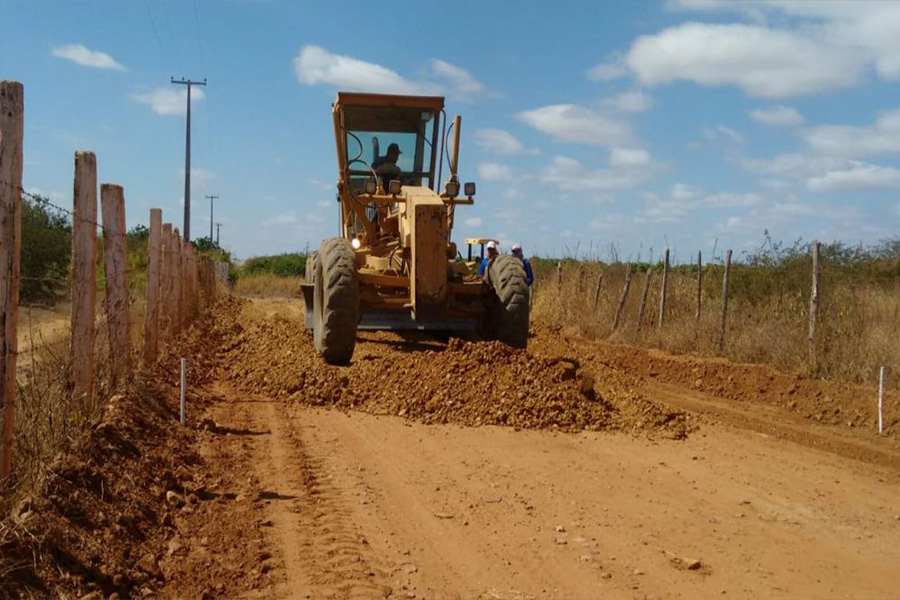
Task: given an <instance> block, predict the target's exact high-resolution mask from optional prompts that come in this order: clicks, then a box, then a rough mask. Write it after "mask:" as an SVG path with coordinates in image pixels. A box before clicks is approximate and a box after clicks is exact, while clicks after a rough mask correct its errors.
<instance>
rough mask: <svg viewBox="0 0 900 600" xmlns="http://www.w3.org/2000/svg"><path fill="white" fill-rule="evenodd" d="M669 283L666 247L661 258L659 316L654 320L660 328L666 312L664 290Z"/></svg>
mask: <svg viewBox="0 0 900 600" xmlns="http://www.w3.org/2000/svg"><path fill="white" fill-rule="evenodd" d="M668 285H669V249H668V248H666V253H665V257H664V259H663V272H662V291H661V292H660V294H659V318H658V319H657V321H656V326H657V327H659V328H662V326H663V319H664V317H665V314H666V291H667V289H668Z"/></svg>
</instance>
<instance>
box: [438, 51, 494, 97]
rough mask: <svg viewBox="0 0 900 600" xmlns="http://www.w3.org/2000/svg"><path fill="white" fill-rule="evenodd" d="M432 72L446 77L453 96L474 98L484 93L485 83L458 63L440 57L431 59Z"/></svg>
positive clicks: (442, 77) (443, 77) (440, 76)
mask: <svg viewBox="0 0 900 600" xmlns="http://www.w3.org/2000/svg"><path fill="white" fill-rule="evenodd" d="M431 72H432V74H434V75H435V76H436V77H439V78H441V79H444V80H445V81H446V82H447V84H448V87H449V92H450V94H451V95H452V96H455V97H457V98H460V99H465V98H472V97H475V96H479V95H481V94H483V93H484V84H482V83H481V82H480V81H478V80H477V79H475V78H474V77H473V76H472V74H471V73H469V72H468V71H466V70H465V69H463V68H461V67H457V66H456V65H451V64H450V63H448V62H447V61H445V60H440V59H438V58H436V59H434V60H432V61H431Z"/></svg>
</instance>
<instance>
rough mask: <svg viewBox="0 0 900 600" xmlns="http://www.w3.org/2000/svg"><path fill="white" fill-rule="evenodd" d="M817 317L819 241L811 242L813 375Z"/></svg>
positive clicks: (815, 365)
mask: <svg viewBox="0 0 900 600" xmlns="http://www.w3.org/2000/svg"><path fill="white" fill-rule="evenodd" d="M818 318H819V242H818V240H816V241H814V242H813V244H812V290H811V291H810V294H809V340H808V341H809V365H810V368H811V370H812V373H813V374H814V375H815V374H816V373H817V372H818V370H819V364H818V354H817V352H816V323H817V321H818Z"/></svg>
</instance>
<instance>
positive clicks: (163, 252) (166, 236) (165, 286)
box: [159, 223, 174, 344]
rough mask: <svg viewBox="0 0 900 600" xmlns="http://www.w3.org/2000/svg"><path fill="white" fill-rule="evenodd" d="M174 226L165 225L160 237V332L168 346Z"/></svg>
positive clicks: (172, 287) (172, 286)
mask: <svg viewBox="0 0 900 600" xmlns="http://www.w3.org/2000/svg"><path fill="white" fill-rule="evenodd" d="M172 243H173V236H172V224H171V223H163V226H162V235H161V236H160V248H159V276H160V280H159V285H160V300H159V331H160V333H161V334H162V336H161V337H162V339H163V340H164V341H165V342H166V343H167V344H168V343H169V342H170V341H171V340H172V336H173V335H174V333H173V325H172V311H173V308H172V292H173V290H174V284H173V283H172Z"/></svg>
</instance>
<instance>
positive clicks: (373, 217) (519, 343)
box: [301, 92, 529, 364]
mask: <svg viewBox="0 0 900 600" xmlns="http://www.w3.org/2000/svg"><path fill="white" fill-rule="evenodd" d="M332 117H333V120H334V137H335V146H336V150H337V163H338V180H337V202H338V204H339V206H340V234H339V236H338V237H336V238H332V239H327V240H324V241H323V242H322V245H321V246H320V248H319V250H318V251H317V252H313V253H311V254H310V256H309V257H308V259H307V266H306V278H305V283H304V284H303V285H302V286H301V288H302V291H303V296H304V300H305V301H306V324H307V327H308V328H311V329H312V331H313V338H314V341H315V346H316V349H317V350H318V352H319V353H320V354H321V355H322V356H323V357H324V359H325V360H326V361H327V362H329V363H332V364H346V363H348V362H349V361H350V359H351V357H352V356H353V349H354V347H355V345H356V333H357V330H358V329H389V330H433V331H443V332H451V333H460V332H474V333H475V334H477V335H480V336H481V337H484V338H488V339H497V340H500V341H502V342H504V343H506V344H509V345H511V346H515V347H520V348H524V347H525V345H526V343H527V339H528V310H529V307H528V288H527V286H526V283H525V271H524V268H523V266H522V263H521V261H519V260H518V259H517V258H515V257H513V256H508V255H500V256H497V257H495V258H494V259H492V260H491V262H490V265H489V266H488V268H487V270H486V273H485V275H484V277H483V278H479V277H477V276H476V275H475V274H474V273H472V271H471V270H470V267H469V266H468V265H467V264H466V263H465V262H464V261H463V260H462V256H461V255H460V254H459V253H458V252H457V249H456V244H455V243H453V241H452V239H451V232H452V230H453V224H454V219H455V216H456V208H457V207H458V206H464V205H471V204H473V203H474V202H475V200H474V196H475V184H474V183H466V184H465V185H464V186H460V183H459V177H458V175H457V166H458V164H459V143H460V123H461V119H460V117H459V116H456V117H454V119H453V120H452V121H449V122H448V120H447V117H446V113H445V111H444V98H442V97H437V96H399V95H384V94H362V93H346V92H340V93H338V95H337V99H336V100H335V102H334V104H333V105H332ZM382 148H387V149H388V152H387V154H386V155H381V149H382ZM445 157H446V159H447V171H448V173H447V177H446V180H444V179H443V171H444V159H445ZM461 192H462V193H461Z"/></svg>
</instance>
